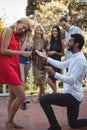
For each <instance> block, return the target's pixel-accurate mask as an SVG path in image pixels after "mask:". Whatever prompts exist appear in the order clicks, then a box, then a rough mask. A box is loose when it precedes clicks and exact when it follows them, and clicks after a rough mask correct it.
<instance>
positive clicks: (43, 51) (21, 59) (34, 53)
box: [0, 17, 87, 130]
mask: <svg viewBox="0 0 87 130" xmlns="http://www.w3.org/2000/svg"><path fill="white" fill-rule="evenodd" d="M59 22H60V25H61V26H62V28H63V29H65V31H66V33H65V34H66V35H65V39H66V42H64V41H63V40H62V38H61V30H60V28H59V26H57V25H55V26H53V27H52V31H51V38H50V41H48V40H47V39H46V38H45V30H44V28H43V26H41V25H37V26H36V27H35V28H34V36H33V37H32V41H31V40H30V38H31V33H32V30H31V27H30V24H29V21H28V19H27V18H22V19H19V20H18V21H17V22H16V23H15V24H14V25H12V26H10V27H8V28H6V29H5V30H4V31H3V33H2V36H1V37H0V84H8V85H9V100H8V119H7V121H6V127H7V129H8V130H14V129H15V128H22V126H20V125H18V124H16V123H15V122H14V117H15V114H16V112H17V110H18V108H19V107H20V106H21V109H22V110H26V103H27V102H28V103H29V101H27V100H26V96H25V91H24V90H25V83H26V79H27V76H28V72H29V69H30V66H31V63H32V68H33V74H34V82H35V84H36V85H37V86H38V87H39V94H38V99H37V101H38V102H40V105H41V107H42V108H43V110H44V112H45V113H46V116H47V118H48V121H49V123H50V127H49V128H48V130H61V126H60V125H59V123H58V121H57V119H56V117H55V114H54V112H53V109H52V107H51V105H59V106H63V107H67V116H68V122H69V125H70V126H71V127H72V128H80V127H83V126H87V119H81V120H80V119H79V120H78V114H79V105H80V103H81V102H82V99H83V92H82V85H81V84H82V79H83V77H84V75H85V72H86V68H87V65H86V59H85V56H84V55H83V53H82V52H81V49H82V47H83V45H84V37H83V35H82V31H81V29H80V28H79V27H77V26H74V25H71V24H70V23H69V21H68V20H67V19H66V18H65V17H62V18H61V19H60V21H59ZM31 44H32V47H31ZM65 48H66V53H65ZM65 54H66V60H65V61H64V62H61V57H62V56H64V55H65ZM78 66H80V67H78ZM64 68H65V69H67V70H68V72H67V75H63V74H61V70H62V69H64ZM77 71H78V72H79V73H78V72H77ZM4 74H5V75H4ZM47 74H48V76H47V77H46V75H47ZM57 80H61V81H63V82H64V83H65V86H64V94H59V93H57V86H56V81H57ZM46 83H47V84H49V86H50V87H51V88H52V90H53V93H52V94H48V95H45V88H44V86H45V84H46Z"/></svg>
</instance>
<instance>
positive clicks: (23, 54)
mask: <svg viewBox="0 0 87 130" xmlns="http://www.w3.org/2000/svg"><path fill="white" fill-rule="evenodd" d="M21 55H22V56H24V57H28V56H30V55H31V52H28V51H22V53H21Z"/></svg>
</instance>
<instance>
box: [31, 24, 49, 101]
mask: <svg viewBox="0 0 87 130" xmlns="http://www.w3.org/2000/svg"><path fill="white" fill-rule="evenodd" d="M44 33H45V31H44V28H43V27H42V26H41V25H38V26H36V27H35V29H34V37H33V52H32V65H33V74H34V79H35V84H36V85H37V86H38V87H39V96H38V100H39V98H40V97H41V96H42V95H43V94H44V93H45V89H44V86H45V80H46V71H45V69H44V65H45V64H46V61H45V60H44V59H42V58H41V57H39V56H38V55H37V53H36V52H35V50H39V51H42V50H43V49H44V50H45V51H46V48H47V46H48V40H47V39H45V38H44Z"/></svg>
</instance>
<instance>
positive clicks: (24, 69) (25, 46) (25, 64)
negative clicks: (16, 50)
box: [20, 31, 32, 110]
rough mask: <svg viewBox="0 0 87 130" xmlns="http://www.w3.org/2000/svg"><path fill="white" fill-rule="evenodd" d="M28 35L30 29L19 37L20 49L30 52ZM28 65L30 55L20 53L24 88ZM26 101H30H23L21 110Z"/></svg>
mask: <svg viewBox="0 0 87 130" xmlns="http://www.w3.org/2000/svg"><path fill="white" fill-rule="evenodd" d="M30 35H31V31H27V32H26V34H25V35H24V36H23V37H22V38H21V39H20V41H21V50H24V51H29V52H32V46H31V43H29V42H30V41H29V38H30ZM24 41H25V42H24ZM30 66H31V63H30V56H29V57H25V56H22V55H21V56H20V70H21V78H22V85H23V88H24V89H25V83H26V82H27V76H28V73H29V69H30ZM26 103H30V101H27V100H25V101H23V103H22V104H21V106H20V107H21V109H22V110H26V108H27V106H26Z"/></svg>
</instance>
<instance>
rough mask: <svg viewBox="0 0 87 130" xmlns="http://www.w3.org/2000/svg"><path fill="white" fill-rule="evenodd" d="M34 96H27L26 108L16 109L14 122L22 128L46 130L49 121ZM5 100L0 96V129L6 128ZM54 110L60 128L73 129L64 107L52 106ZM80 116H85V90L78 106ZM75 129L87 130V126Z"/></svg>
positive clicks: (86, 99) (86, 111)
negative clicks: (28, 101)
mask: <svg viewBox="0 0 87 130" xmlns="http://www.w3.org/2000/svg"><path fill="white" fill-rule="evenodd" d="M36 98H37V97H36V96H31V97H28V100H30V102H31V103H30V104H27V110H26V111H23V110H21V109H19V110H18V112H17V114H16V117H15V122H18V123H19V124H21V125H23V126H24V128H23V130H47V128H48V127H49V123H48V121H47V118H46V116H45V114H44V112H43V110H42V108H41V107H40V105H39V103H35V101H36ZM7 100H8V98H7V97H5V98H2V97H1V98H0V130H6V128H5V125H4V124H5V121H6V119H7ZM53 107H54V110H55V114H56V116H57V118H58V121H59V123H60V125H61V126H62V130H73V129H71V128H70V127H69V125H68V122H67V117H66V108H62V107H57V106H53ZM79 117H81V118H87V92H85V97H84V99H83V102H82V104H81V107H80V115H79ZM77 130H87V128H81V129H77Z"/></svg>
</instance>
